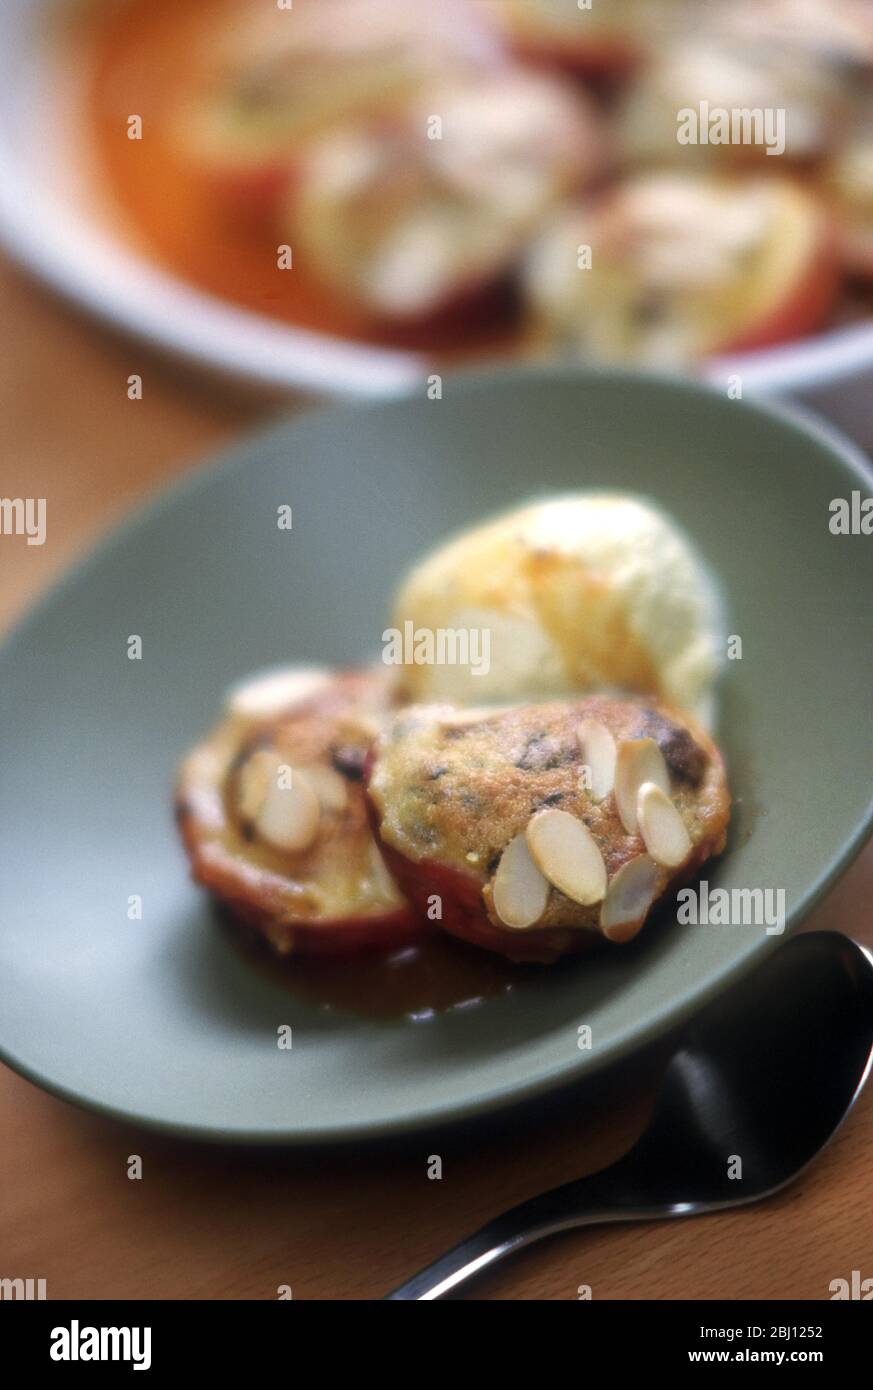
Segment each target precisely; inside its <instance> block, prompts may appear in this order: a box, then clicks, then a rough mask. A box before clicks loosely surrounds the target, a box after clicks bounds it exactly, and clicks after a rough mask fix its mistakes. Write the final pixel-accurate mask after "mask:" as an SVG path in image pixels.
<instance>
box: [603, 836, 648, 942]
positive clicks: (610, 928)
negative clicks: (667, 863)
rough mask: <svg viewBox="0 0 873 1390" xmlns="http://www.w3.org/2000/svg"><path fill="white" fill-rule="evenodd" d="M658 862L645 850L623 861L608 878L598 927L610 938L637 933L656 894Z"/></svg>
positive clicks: (625, 936)
mask: <svg viewBox="0 0 873 1390" xmlns="http://www.w3.org/2000/svg"><path fill="white" fill-rule="evenodd" d="M657 882H658V866H657V864H656V863H655V862H654V860H653V859H650V858H649V856H648V854H638V855H637V857H636V858H635V859H629V860H628V861H627V863H626V864H622V866H621V868H620V869H619V871H618V873H617V874H616V875H615V877H614V878H613V879H612V880H611V881H610V884H609V887H608V889H607V890H606V897H605V898H604V900H603V906H602V908H601V909H600V930H601V931H602V932H603V935H604V936H605V937H607V938H608V939H609V940H610V941H629V940H630V939H631V937H632V936H636V934H637V932H638V931H639V929H640V927H641V926H642V925H643V922H644V921H645V919H646V914H647V912H648V910H649V908H650V907H651V906H652V903H653V902H654V898H655V888H656V886H657Z"/></svg>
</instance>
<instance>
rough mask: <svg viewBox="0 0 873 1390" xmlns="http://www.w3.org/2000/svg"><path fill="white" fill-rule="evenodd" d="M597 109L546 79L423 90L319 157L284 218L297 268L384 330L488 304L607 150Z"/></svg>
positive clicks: (502, 73) (498, 75) (506, 77)
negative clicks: (547, 219)
mask: <svg viewBox="0 0 873 1390" xmlns="http://www.w3.org/2000/svg"><path fill="white" fill-rule="evenodd" d="M596 130H597V126H596V122H595V117H594V115H593V112H592V109H591V107H590V106H589V105H588V103H587V102H586V100H585V99H584V98H583V97H582V96H581V95H580V94H579V93H577V92H576V91H575V90H573V89H572V88H571V87H570V86H568V85H565V84H564V83H563V82H562V81H561V80H559V79H557V78H552V77H551V76H547V75H541V74H537V73H528V72H522V71H517V70H515V69H499V70H495V71H493V72H490V73H488V74H487V75H485V74H480V75H478V76H477V77H476V79H475V80H465V79H463V78H459V79H452V80H451V81H449V82H446V83H442V84H436V85H432V86H429V87H428V88H427V89H426V90H424V91H422V92H421V93H420V94H419V95H418V96H416V97H415V98H414V99H413V100H412V101H410V102H409V103H407V104H406V106H405V107H404V108H403V109H402V111H401V110H399V109H395V110H394V111H393V112H392V113H391V114H390V115H389V116H387V117H386V116H383V117H380V118H378V119H374V120H371V121H370V122H368V123H360V122H356V123H353V124H349V125H347V126H345V127H343V128H342V129H338V130H335V131H333V132H332V133H331V134H329V135H327V136H325V138H324V139H323V140H322V141H320V142H318V143H317V144H315V145H313V146H312V147H311V148H310V150H309V153H308V156H307V158H306V160H305V162H304V164H303V167H302V168H301V171H300V177H299V180H298V183H297V186H296V190H295V193H294V195H293V197H292V199H291V202H290V206H289V208H288V225H289V228H290V229H292V230H293V238H294V240H295V244H296V245H297V246H298V247H299V248H300V251H301V264H304V266H305V268H306V269H307V270H310V271H312V273H313V274H314V276H315V278H316V279H317V280H318V281H319V282H320V283H321V284H322V285H323V286H324V287H325V288H326V289H327V290H328V292H333V293H334V294H335V295H336V296H337V298H338V299H340V300H342V301H343V302H344V303H346V304H348V303H349V302H351V303H352V304H353V305H355V306H356V307H357V308H358V309H359V310H362V311H363V312H364V313H365V314H366V315H368V316H370V317H372V318H375V319H377V320H381V321H383V322H389V323H392V322H393V323H396V324H410V323H421V322H429V321H430V320H432V319H434V318H435V317H439V316H441V315H443V314H445V313H446V312H447V311H449V310H450V309H451V308H452V307H453V306H456V305H458V304H463V303H470V302H471V301H473V300H474V299H475V297H476V296H477V295H478V294H480V293H487V292H488V291H489V289H492V288H493V286H494V284H495V282H497V281H499V279H500V277H501V276H503V275H505V273H506V272H507V270H508V269H510V268H512V267H513V266H514V265H515V263H516V262H517V260H518V258H519V256H520V254H521V252H522V250H523V248H524V246H525V245H526V243H527V241H528V240H529V238H530V236H531V235H532V233H533V231H534V230H535V228H536V227H537V225H538V224H539V223H540V221H541V219H542V217H543V216H544V215H545V214H546V213H548V211H549V210H550V208H551V207H552V206H553V205H554V204H555V203H556V202H557V201H558V200H559V199H560V198H561V197H563V196H564V195H566V194H567V193H568V192H569V191H571V190H573V189H575V188H579V187H582V186H584V185H585V184H586V182H587V180H588V179H589V178H590V177H591V176H592V173H593V171H594V170H595V169H596V168H597V167H598V166H599V162H600V159H601V150H600V145H599V139H598V136H597V133H596Z"/></svg>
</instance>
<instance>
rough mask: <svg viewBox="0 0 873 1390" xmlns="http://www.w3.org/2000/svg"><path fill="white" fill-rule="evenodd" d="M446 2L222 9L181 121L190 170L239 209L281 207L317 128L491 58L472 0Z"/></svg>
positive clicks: (330, 1)
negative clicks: (441, 10)
mask: <svg viewBox="0 0 873 1390" xmlns="http://www.w3.org/2000/svg"><path fill="white" fill-rule="evenodd" d="M448 8H449V9H450V10H452V11H453V14H452V15H451V16H450V15H449V13H446V14H445V15H442V14H441V16H439V17H438V18H436V19H428V17H427V16H426V15H424V14H422V13H420V12H416V9H415V7H413V6H409V5H405V4H404V3H402V0H318V3H316V4H309V5H300V6H299V7H296V6H295V7H294V10H293V13H292V12H291V10H290V7H288V9H287V10H286V9H282V8H280V7H278V6H276V5H272V6H271V5H260V6H255V7H251V6H250V7H248V8H243V10H242V11H241V12H240V13H239V14H238V15H237V16H236V17H235V18H234V17H233V16H232V15H226V16H225V17H224V18H223V19H222V21H221V22H220V23H218V24H216V26H215V38H214V42H213V44H212V46H211V49H210V50H208V51H207V52H206V54H205V55H204V58H203V62H202V66H201V70H200V71H199V73H197V75H196V76H195V77H194V78H193V79H192V84H191V88H190V90H189V92H188V93H187V96H186V98H185V100H184V102H183V103H182V109H181V110H180V112H179V115H178V119H177V121H176V129H177V132H178V141H179V145H180V147H181V149H182V150H183V151H184V152H185V153H186V154H187V157H188V159H189V161H190V163H191V167H192V171H193V172H194V173H195V174H196V176H197V177H198V178H199V179H200V180H201V182H202V183H203V184H205V185H206V186H207V187H208V188H209V189H211V190H212V191H213V192H214V194H215V195H216V197H217V198H218V199H219V200H221V201H223V202H225V203H226V204H227V205H228V207H229V209H230V210H231V211H236V212H237V213H242V214H244V215H247V216H249V217H258V218H261V219H267V218H269V217H271V216H274V215H277V214H278V212H279V208H280V204H281V198H282V195H283V194H285V193H287V190H288V189H289V187H293V183H294V178H295V174H296V170H297V168H298V165H299V162H300V160H301V159H302V157H303V154H304V152H305V150H306V147H307V145H308V143H309V142H310V141H311V140H312V139H313V138H314V137H316V136H318V135H320V134H321V133H323V132H324V131H325V130H328V129H331V128H332V127H333V126H335V125H337V124H338V123H342V122H344V121H347V120H352V119H354V120H357V119H367V118H370V117H372V116H373V115H375V114H376V113H378V112H380V111H386V110H389V111H390V110H391V108H392V107H393V106H394V105H395V104H396V103H397V102H399V101H402V100H404V99H406V98H408V97H409V96H410V95H411V94H412V93H414V92H415V91H417V90H418V89H419V88H420V87H421V85H422V84H423V83H425V82H427V81H428V80H432V79H433V77H434V75H435V74H437V73H440V72H443V71H446V70H450V71H454V70H458V69H459V70H461V71H464V70H465V69H466V68H467V67H468V66H471V67H476V66H478V65H479V64H481V63H488V62H491V61H493V60H494V58H495V56H496V46H495V43H494V41H493V39H492V38H491V36H490V32H489V30H488V29H487V28H486V26H484V25H483V24H482V23H481V22H480V20H479V17H478V16H477V13H476V10H475V7H472V8H470V7H461V6H453V5H452V6H449V7H448Z"/></svg>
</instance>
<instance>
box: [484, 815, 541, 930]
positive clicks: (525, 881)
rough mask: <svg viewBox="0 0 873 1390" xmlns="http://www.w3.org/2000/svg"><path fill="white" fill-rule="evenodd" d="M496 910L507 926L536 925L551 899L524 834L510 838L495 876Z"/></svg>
mask: <svg viewBox="0 0 873 1390" xmlns="http://www.w3.org/2000/svg"><path fill="white" fill-rule="evenodd" d="M492 892H493V902H494V911H495V912H496V913H497V916H498V917H499V918H500V920H501V922H502V923H503V925H504V926H506V927H532V926H534V924H535V923H536V922H538V921H539V920H540V918H541V917H542V915H543V913H544V912H545V910H546V904H547V903H548V901H549V885H548V882H547V881H546V879H544V878H543V876H542V874H541V873H540V871H539V869H538V868H537V866H536V864H535V863H534V862H533V860H532V859H531V857H530V851H529V849H528V847H527V841H526V839H525V837H524V834H523V833H522V834H521V835H516V837H515V839H514V840H510V842H509V844H508V845H507V846H506V849H505V850H504V851H503V854H502V855H501V857H500V863H499V864H498V865H497V873H496V874H495V875H494V888H493V890H492Z"/></svg>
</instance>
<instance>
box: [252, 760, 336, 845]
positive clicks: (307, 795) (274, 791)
mask: <svg viewBox="0 0 873 1390" xmlns="http://www.w3.org/2000/svg"><path fill="white" fill-rule="evenodd" d="M283 768H285V773H284V775H283ZM288 771H290V773H291V776H290V778H289V777H288V775H287V774H288ZM320 818H321V810H320V807H319V805H318V797H317V796H316V794H315V792H314V791H313V789H312V785H311V783H310V782H309V779H308V778H307V776H306V774H305V773H304V772H300V771H299V769H297V768H291V769H288V768H287V765H285V764H277V766H276V772H275V775H274V776H273V777H271V778H270V779H269V782H268V784H267V794H266V797H265V798H264V803H263V805H262V806H261V809H260V811H259V812H258V814H257V815H256V816H255V829H256V830H257V832H258V834H259V835H260V837H261V839H263V840H266V841H267V843H268V844H270V845H273V846H274V848H275V849H284V850H289V851H297V850H303V849H308V848H309V846H310V845H311V844H312V842H313V840H314V839H315V837H316V836H317V834H318V824H319V820H320Z"/></svg>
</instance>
